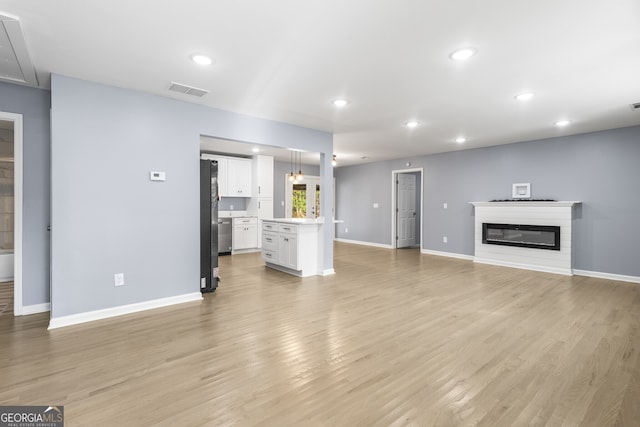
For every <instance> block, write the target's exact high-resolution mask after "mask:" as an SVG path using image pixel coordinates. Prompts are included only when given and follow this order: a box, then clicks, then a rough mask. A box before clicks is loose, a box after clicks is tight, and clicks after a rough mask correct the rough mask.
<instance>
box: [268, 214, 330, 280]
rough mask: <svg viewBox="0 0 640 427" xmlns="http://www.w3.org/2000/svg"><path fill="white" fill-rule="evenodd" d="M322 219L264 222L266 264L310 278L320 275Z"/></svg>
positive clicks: (284, 219) (286, 219)
mask: <svg viewBox="0 0 640 427" xmlns="http://www.w3.org/2000/svg"><path fill="white" fill-rule="evenodd" d="M321 237H322V222H321V221H317V220H304V219H288V218H283V219H273V220H264V221H262V258H263V259H264V261H265V264H266V265H267V267H271V268H274V269H276V270H280V271H283V272H285V273H289V274H293V275H295V276H300V277H307V276H315V275H318V274H320V262H319V257H320V255H321V253H322V251H321V249H322V248H321V242H322V240H321Z"/></svg>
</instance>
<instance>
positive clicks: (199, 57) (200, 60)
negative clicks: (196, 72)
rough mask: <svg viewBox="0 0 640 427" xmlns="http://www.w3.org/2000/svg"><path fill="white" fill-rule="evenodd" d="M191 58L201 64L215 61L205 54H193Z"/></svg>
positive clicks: (209, 63)
mask: <svg viewBox="0 0 640 427" xmlns="http://www.w3.org/2000/svg"><path fill="white" fill-rule="evenodd" d="M191 60H192V61H193V62H195V63H196V64H199V65H211V64H212V63H213V59H211V58H209V57H208V56H204V55H193V56H192V57H191Z"/></svg>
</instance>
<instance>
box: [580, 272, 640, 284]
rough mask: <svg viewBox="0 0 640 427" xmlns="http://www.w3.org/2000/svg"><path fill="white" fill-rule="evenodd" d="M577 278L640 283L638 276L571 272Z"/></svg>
mask: <svg viewBox="0 0 640 427" xmlns="http://www.w3.org/2000/svg"><path fill="white" fill-rule="evenodd" d="M573 274H576V275H578V276H586V277H595V278H598V279H609V280H618V281H620V282H631V283H640V277H639V276H625V275H624V274H613V273H601V272H599V271H588V270H576V269H574V270H573Z"/></svg>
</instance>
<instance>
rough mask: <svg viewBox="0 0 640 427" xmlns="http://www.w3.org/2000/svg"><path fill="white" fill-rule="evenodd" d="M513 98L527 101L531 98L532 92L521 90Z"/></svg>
mask: <svg viewBox="0 0 640 427" xmlns="http://www.w3.org/2000/svg"><path fill="white" fill-rule="evenodd" d="M515 98H516V99H517V100H518V101H528V100H530V99H531V98H533V93H532V92H523V93H519V94H518V95H516V96H515Z"/></svg>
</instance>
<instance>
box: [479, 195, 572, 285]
mask: <svg viewBox="0 0 640 427" xmlns="http://www.w3.org/2000/svg"><path fill="white" fill-rule="evenodd" d="M472 203H473V206H474V216H475V220H474V222H475V232H474V235H475V236H474V248H475V251H474V257H473V260H474V261H475V262H478V263H484V264H494V265H502V266H506V267H517V268H526V269H529V270H538V271H547V272H550V273H559V274H568V275H571V274H573V259H572V253H573V249H572V235H573V231H572V230H573V207H574V205H577V204H580V202H571V201H568V202H564V201H559V202H554V201H550V200H535V201H534V200H527V201H512V200H509V201H496V202H472Z"/></svg>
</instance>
